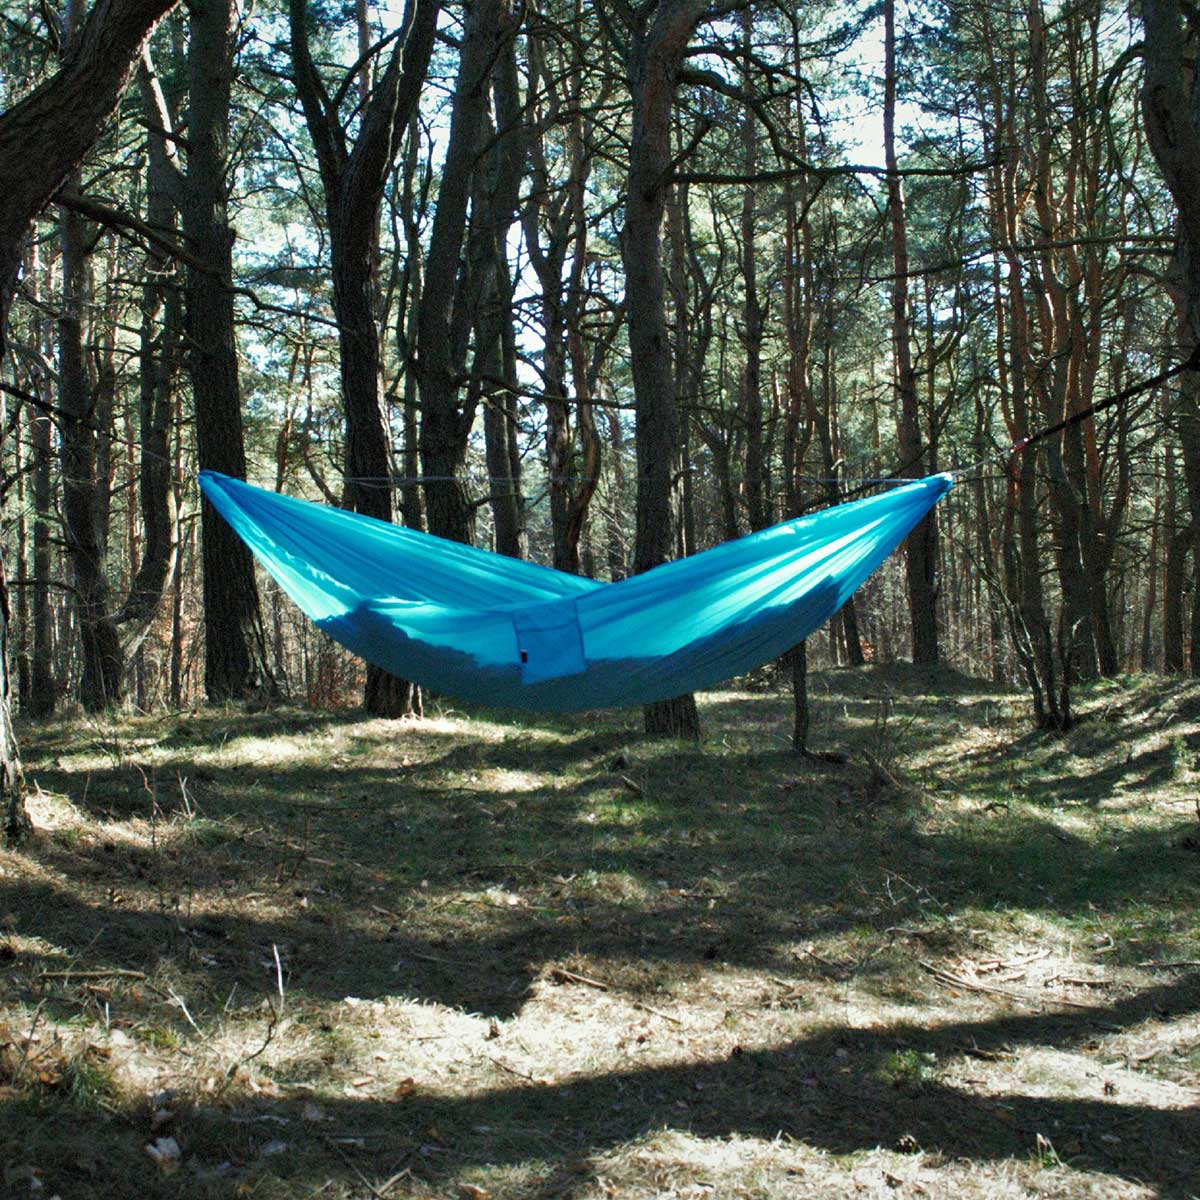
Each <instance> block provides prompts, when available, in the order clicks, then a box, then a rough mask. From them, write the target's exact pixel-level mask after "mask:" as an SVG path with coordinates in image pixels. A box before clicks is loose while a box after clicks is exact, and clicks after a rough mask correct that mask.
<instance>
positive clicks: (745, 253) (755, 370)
mask: <svg viewBox="0 0 1200 1200" xmlns="http://www.w3.org/2000/svg"><path fill="white" fill-rule="evenodd" d="M741 21H742V53H743V54H744V55H745V56H746V57H745V60H744V61H745V63H746V66H745V68H744V69H743V87H744V88H746V90H747V91H749V89H750V87H751V86H752V84H751V82H750V81H749V79H748V78H746V76H748V75H749V60H750V55H751V54H752V52H753V41H754V10H753V9H752V8H749V7H747V8H745V9H743V10H742V14H741ZM741 125H742V128H741V141H742V170H743V171H744V172H745V175H746V178H747V180H748V181H752V180H753V178H754V176H755V174H756V173H757V171H758V125H757V121H756V119H755V116H754V112H753V110H752V109H751V108H750V106H749V105H748V104H746V105H744V106H743V108H742V114H741ZM757 218H758V195H757V188H756V185H755V184H754V183H753V182H747V183H745V184H744V185H743V187H742V219H741V252H742V263H741V267H742V290H743V300H742V328H741V338H742V349H743V352H744V353H745V356H746V361H745V364H744V366H743V368H742V405H741V407H742V418H743V420H744V421H745V423H746V476H745V478H746V515H747V520H748V522H749V525H750V530H751V532H754V531H756V530H759V529H765V528H766V527H767V526H768V525H769V524H770V523H771V515H770V509H769V506H768V502H767V485H766V473H767V458H766V453H765V451H764V445H763V442H764V439H763V432H764V431H763V402H762V347H763V324H764V320H763V305H762V300H761V298H760V296H759V294H758V251H757V248H756V245H755V240H756V238H757V232H758V219H757Z"/></svg>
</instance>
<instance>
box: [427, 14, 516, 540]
mask: <svg viewBox="0 0 1200 1200" xmlns="http://www.w3.org/2000/svg"><path fill="white" fill-rule="evenodd" d="M516 24H517V19H516V18H515V16H514V13H513V8H512V4H511V0H476V3H475V4H473V5H472V6H471V8H470V9H469V10H468V12H467V20H466V28H465V30H464V33H463V40H462V49H461V51H460V56H459V64H458V77H457V80H456V82H455V87H454V99H453V102H452V105H451V112H450V132H449V138H448V141H447V145H446V160H445V163H444V165H443V167H442V183H441V188H440V190H439V192H438V199H437V208H436V211H435V213H434V219H433V230H432V232H431V234H430V242H429V256H428V259H427V262H426V271H425V281H424V288H423V290H422V293H421V313H420V318H419V324H418V335H417V336H418V345H417V378H418V381H419V384H420V392H421V469H422V472H423V473H424V475H425V480H424V485H425V513H426V519H427V520H428V522H429V530H430V532H431V533H436V534H438V535H439V536H440V537H446V538H451V539H452V540H454V541H459V542H469V541H470V540H471V533H472V526H473V524H474V509H473V507H472V505H471V502H470V498H469V496H468V493H467V487H466V481H465V480H464V479H463V470H464V468H465V466H466V454H467V439H468V438H469V436H470V433H471V426H472V424H473V423H474V419H475V412H474V410H473V409H471V408H470V406H466V407H465V408H464V407H463V406H462V405H460V403H459V399H458V395H459V382H458V381H459V377H460V374H461V371H462V364H463V362H464V360H465V357H466V349H467V341H468V334H469V332H470V328H471V318H472V316H473V311H474V302H473V301H474V298H473V297H469V296H468V295H467V294H466V292H467V286H466V285H467V281H466V280H464V278H463V271H462V270H461V263H460V260H461V257H462V248H463V239H464V236H465V231H466V223H467V210H468V207H469V201H470V196H471V175H472V172H473V171H474V169H475V165H476V162H477V160H478V157H479V151H480V141H481V136H482V134H483V131H484V129H485V127H486V121H487V112H488V96H489V92H490V81H491V74H492V70H493V67H494V66H495V63H496V61H497V57H498V55H499V54H500V52H501V49H502V47H503V45H504V43H505V42H506V41H508V39H509V38H511V37H512V36H513V35H514V34H515V32H516Z"/></svg>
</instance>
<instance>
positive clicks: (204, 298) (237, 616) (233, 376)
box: [182, 0, 274, 701]
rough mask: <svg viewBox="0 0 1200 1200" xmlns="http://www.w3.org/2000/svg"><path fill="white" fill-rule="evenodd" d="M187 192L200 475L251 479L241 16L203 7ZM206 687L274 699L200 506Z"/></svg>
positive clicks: (228, 554)
mask: <svg viewBox="0 0 1200 1200" xmlns="http://www.w3.org/2000/svg"><path fill="white" fill-rule="evenodd" d="M189 16H190V23H189V43H188V85H189V86H188V125H187V144H188V161H187V185H186V188H185V189H184V197H183V204H182V217H183V234H184V238H185V239H186V241H187V245H188V248H189V250H190V251H191V253H192V255H193V257H194V258H195V259H197V260H199V262H202V263H204V264H206V269H201V268H200V267H199V266H198V265H194V264H193V265H189V267H188V270H187V321H186V323H187V338H188V369H189V371H190V373H191V380H192V399H193V404H194V406H195V416H196V455H197V459H198V461H199V466H200V468H201V469H208V470H213V471H220V472H221V473H222V474H225V475H231V476H233V477H234V478H235V479H245V478H246V447H245V438H244V434H243V429H242V401H241V390H240V385H239V380H238V360H237V344H236V335H235V331H234V312H233V290H232V289H233V240H234V233H233V230H232V229H231V228H230V226H229V222H228V218H227V215H226V209H227V204H228V195H227V186H228V185H227V182H226V178H225V173H226V169H227V167H228V144H229V112H230V88H231V84H232V79H233V56H234V51H235V29H236V10H235V7H234V5H233V3H232V0H204V3H202V4H198V5H194V6H193V7H192V8H191V9H190V10H189ZM200 543H201V555H202V558H203V573H204V662H205V672H204V684H205V689H206V691H207V693H208V697H209V699H210V700H215V701H220V700H231V699H240V698H242V697H245V696H248V695H250V694H252V693H253V692H255V691H257V690H259V689H264V690H271V691H273V690H274V680H273V679H272V677H271V673H270V668H269V666H268V658H267V646H266V637H265V633H264V630H263V624H262V611H261V609H260V607H259V597H258V583H257V581H256V579H255V575H254V560H253V558H252V557H251V554H250V550H249V548H248V547H247V546H246V543H245V542H243V541H242V539H241V538H239V537H238V536H237V534H236V533H234V532H233V530H232V528H231V527H230V526H229V525H228V524H227V523H226V522H225V521H224V520H223V519H222V518H221V517H220V516H219V515H218V513H217V510H216V509H215V508H213V506H212V505H211V504H210V503H209V502H208V501H207V500H204V501H203V503H202V507H201V517H200Z"/></svg>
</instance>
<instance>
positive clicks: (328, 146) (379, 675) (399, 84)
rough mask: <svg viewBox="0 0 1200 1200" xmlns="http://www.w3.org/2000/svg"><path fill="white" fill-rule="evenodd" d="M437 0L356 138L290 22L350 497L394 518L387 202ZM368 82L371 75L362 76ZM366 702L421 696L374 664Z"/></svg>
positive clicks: (416, 18)
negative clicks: (318, 204) (382, 275)
mask: <svg viewBox="0 0 1200 1200" xmlns="http://www.w3.org/2000/svg"><path fill="white" fill-rule="evenodd" d="M438 7H439V5H438V2H437V0H414V2H412V3H409V4H408V5H406V7H405V11H404V16H403V19H402V26H401V28H402V30H403V34H404V36H403V37H402V38H401V39H400V40H399V41H398V43H397V45H396V48H395V49H394V50H393V52H392V55H391V58H390V59H389V60H388V65H387V67H386V69H385V70H384V72H383V74H382V76H381V77H380V79H379V82H378V84H377V85H376V87H375V89H374V91H373V92H372V93H371V95H370V98H369V99H367V98H365V97H364V98H363V101H362V116H361V120H360V122H359V127H358V136H357V138H356V140H355V142H354V145H353V148H350V147H349V146H348V145H347V142H346V132H345V128H344V126H343V124H342V120H341V116H340V114H339V113H338V112H337V111H335V110H334V108H333V106H332V104H331V102H330V100H329V98H328V95H327V93H326V91H325V88H324V86H323V85H322V83H321V81H320V77H319V76H318V74H317V71H316V67H315V65H314V63H313V60H312V55H311V53H310V50H309V42H308V25H307V22H308V20H309V14H308V11H307V8H306V6H305V4H304V3H303V0H291V3H290V5H289V9H288V12H289V22H290V29H291V41H292V59H293V64H294V71H295V84H296V90H297V93H298V95H299V97H300V102H301V104H302V106H303V108H304V116H305V120H306V121H307V123H308V129H309V134H310V136H311V137H312V140H313V145H314V147H315V149H316V152H317V162H318V165H319V167H320V173H321V184H322V187H323V189H324V192H325V212H326V217H327V220H328V223H329V244H330V258H331V264H332V271H333V306H334V313H335V315H336V317H337V323H338V347H339V363H340V370H341V390H342V407H343V411H344V412H345V416H346V497H347V499H348V500H349V505H350V507H351V508H352V509H354V511H355V512H359V513H362V514H364V515H366V516H369V517H374V518H376V519H377V520H380V521H391V520H392V515H393V510H392V479H393V478H394V477H395V472H394V470H393V469H392V452H391V436H390V432H389V428H388V421H387V417H386V414H385V411H384V405H383V394H382V383H383V375H382V362H381V356H380V348H379V323H378V315H377V313H378V307H379V305H378V273H377V267H378V259H379V248H378V247H379V210H380V203H381V201H382V198H383V189H384V184H385V182H386V180H387V176H388V174H389V173H390V171H391V169H392V165H393V164H394V162H395V160H396V156H397V154H398V152H399V149H400V145H401V142H402V140H403V137H404V133H405V130H406V128H407V127H408V124H409V120H410V117H411V116H412V113H413V112H414V111H415V109H416V104H417V100H418V98H419V96H420V89H421V84H422V82H423V81H424V78H425V72H426V69H427V67H428V64H429V56H430V53H431V52H432V49H433V37H434V32H435V29H436V24H437V13H438ZM360 86H362V87H365V86H366V80H365V79H361V77H360ZM363 703H364V705H365V707H366V709H367V711H368V712H369V713H372V714H374V715H376V716H388V717H395V716H406V715H411V714H414V713H415V712H417V711H418V710H419V708H420V704H421V701H420V694H419V691H418V690H417V689H416V688H415V686H414V685H413V684H411V683H409V682H408V681H406V680H401V679H396V678H395V677H394V676H391V675H389V674H388V673H387V672H386V671H384V670H382V669H381V668H380V667H377V666H375V665H374V664H369V665H368V667H367V682H366V690H365V693H364V697H363Z"/></svg>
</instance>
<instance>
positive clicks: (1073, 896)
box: [0, 667, 1200, 1200]
mask: <svg viewBox="0 0 1200 1200" xmlns="http://www.w3.org/2000/svg"><path fill="white" fill-rule="evenodd" d="M812 690H813V698H814V712H815V720H814V735H813V739H812V741H813V744H814V745H815V746H818V747H819V748H823V749H831V750H840V751H845V752H846V753H847V754H848V755H849V758H850V761H849V763H847V764H842V765H838V764H827V763H813V762H808V761H803V760H800V759H798V758H797V757H796V756H794V755H793V754H792V753H791V750H790V747H789V742H788V736H787V735H788V730H789V722H790V701H789V699H788V697H787V696H786V695H785V694H784V692H783V690H782V689H781V688H779V687H777V686H775V685H774V684H773V683H772V682H771V681H770V680H769V679H767V680H763V681H760V683H759V685H758V686H757V687H756V689H755V690H745V691H737V692H724V693H714V694H711V695H708V696H707V697H704V698H703V700H702V715H703V719H704V722H705V729H706V736H705V740H704V741H703V742H702V743H701V744H700V745H698V746H695V745H682V744H678V743H661V742H651V741H647V740H645V739H644V738H643V737H642V735H641V734H640V733H639V732H638V724H637V722H638V714H619V715H617V716H613V715H611V714H582V715H579V716H577V717H573V718H569V719H568V718H553V719H550V720H548V721H542V720H537V719H532V718H524V719H515V718H512V717H511V716H504V715H499V714H490V713H482V712H477V711H472V712H463V711H458V710H452V709H449V708H446V709H442V710H439V709H438V707H437V705H436V704H435V705H433V706H431V707H432V708H433V711H434V715H432V716H430V717H428V718H427V719H425V720H423V721H419V722H388V721H378V720H364V719H362V718H361V714H359V713H356V712H337V713H315V712H306V711H303V710H298V709H281V710H277V711H273V712H269V713H263V714H257V715H247V714H245V713H242V712H235V711H232V710H230V711H221V710H201V711H197V712H195V713H188V714H183V715H170V716H158V717H152V716H150V717H147V716H143V717H115V718H104V719H86V720H85V719H78V718H77V719H73V720H69V721H62V722H58V723H54V724H51V725H43V726H37V727H28V728H25V729H23V730H22V738H23V746H24V751H25V756H26V764H27V772H28V776H29V781H30V785H31V800H30V811H31V814H32V816H33V818H34V821H35V824H36V826H37V829H38V833H37V836H36V838H35V840H34V841H33V842H32V843H31V844H30V845H29V846H27V847H26V848H24V849H23V850H21V851H20V852H11V851H10V852H4V853H2V854H0V1022H2V1028H0V1043H3V1045H2V1047H0V1106H2V1117H0V1143H2V1153H0V1163H3V1168H2V1170H3V1176H2V1186H3V1189H4V1191H3V1194H4V1195H7V1196H12V1197H41V1198H42V1200H50V1198H51V1197H54V1196H59V1197H61V1198H62V1200H76V1198H84V1197H86V1198H91V1197H97V1198H99V1197H104V1198H118V1200H119V1198H122V1197H137V1198H139V1200H141V1198H146V1200H153V1198H156V1197H167V1196H170V1197H181V1198H183V1200H199V1198H205V1197H241V1196H254V1197H262V1198H264V1200H271V1198H281V1197H289V1198H291V1197H304V1198H315V1197H324V1198H326V1200H339V1198H341V1200H344V1198H347V1197H362V1198H364V1200H367V1198H373V1200H382V1198H384V1197H386V1198H387V1200H403V1198H407V1197H412V1198H417V1197H423V1198H431V1197H453V1198H460V1197H465V1198H467V1200H485V1198H487V1197H494V1198H495V1200H502V1198H503V1200H549V1198H550V1197H564V1198H570V1200H599V1198H601V1197H631V1198H640V1197H709V1196H711V1197H718V1198H725V1197H763V1198H771V1200H774V1198H782V1197H789V1198H792V1197H801V1198H803V1197H841V1196H854V1197H872V1196H887V1197H909V1196H913V1197H917V1196H925V1197H944V1198H947V1200H948V1198H950V1197H956V1198H957V1197H988V1198H992V1197H995V1198H1008V1197H1014V1198H1015V1197H1032V1196H1039V1197H1042V1196H1045V1197H1049V1196H1061V1197H1097V1198H1099V1197H1105V1198H1109V1197H1123V1198H1124V1197H1127V1198H1133V1197H1139V1198H1141V1197H1172V1198H1180V1200H1188V1198H1193V1197H1197V1196H1200V1105H1198V1102H1200V917H1198V913H1200V819H1198V817H1200V801H1198V797H1200V687H1197V686H1195V685H1184V684H1178V683H1171V682H1167V681H1163V680H1161V679H1150V678H1140V679H1132V680H1126V681H1124V682H1122V683H1121V684H1119V685H1117V684H1104V685H1099V686H1097V687H1095V688H1092V689H1091V690H1089V691H1086V692H1084V693H1082V694H1081V696H1080V707H1081V711H1082V712H1083V716H1084V719H1083V720H1082V721H1081V723H1080V724H1079V726H1078V728H1077V729H1076V730H1075V731H1073V732H1072V733H1071V734H1070V735H1068V736H1067V737H1065V738H1051V737H1046V736H1043V735H1038V734H1034V733H1031V732H1030V730H1029V726H1028V714H1027V711H1026V706H1025V702H1024V700H1023V698H1022V697H1020V696H1017V695H1010V694H1007V693H1004V692H1002V691H998V690H997V689H995V688H994V687H993V686H992V685H990V684H987V683H982V682H979V681H976V680H970V679H966V678H964V677H962V676H958V675H954V674H952V673H948V672H941V673H938V674H936V675H928V674H922V673H921V672H917V671H914V670H912V669H911V668H900V667H891V668H882V667H880V668H866V669H863V670H857V671H852V670H842V671H831V672H822V673H816V674H815V675H814V676H813V677H812Z"/></svg>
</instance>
